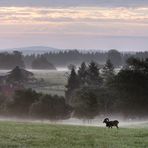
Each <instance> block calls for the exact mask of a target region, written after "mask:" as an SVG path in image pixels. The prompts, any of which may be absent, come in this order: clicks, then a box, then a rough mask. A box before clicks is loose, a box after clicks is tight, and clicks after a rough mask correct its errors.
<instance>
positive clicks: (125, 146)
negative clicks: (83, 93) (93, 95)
mask: <svg viewBox="0 0 148 148" xmlns="http://www.w3.org/2000/svg"><path fill="white" fill-rule="evenodd" d="M0 147H1V148H147V147H148V126H145V127H143V128H120V129H119V130H117V129H115V128H114V129H107V128H101V127H88V126H70V125H54V124H42V123H24V122H8V121H7V122H0Z"/></svg>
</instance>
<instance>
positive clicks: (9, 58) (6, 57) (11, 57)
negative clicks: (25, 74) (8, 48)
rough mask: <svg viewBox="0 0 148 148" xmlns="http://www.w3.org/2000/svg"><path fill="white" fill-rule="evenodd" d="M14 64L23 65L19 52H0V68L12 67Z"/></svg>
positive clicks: (22, 66)
mask: <svg viewBox="0 0 148 148" xmlns="http://www.w3.org/2000/svg"><path fill="white" fill-rule="evenodd" d="M16 66H19V67H21V68H24V67H25V63H24V61H23V56H22V53H21V52H19V51H14V52H13V53H11V54H10V53H7V52H4V53H0V69H13V68H14V67H16Z"/></svg>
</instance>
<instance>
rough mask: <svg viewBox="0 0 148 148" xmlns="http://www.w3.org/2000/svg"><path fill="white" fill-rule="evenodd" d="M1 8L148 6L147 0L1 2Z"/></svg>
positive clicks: (29, 0) (18, 0) (7, 0)
mask: <svg viewBox="0 0 148 148" xmlns="http://www.w3.org/2000/svg"><path fill="white" fill-rule="evenodd" d="M0 6H29V7H31V6H39V7H41V6H43V7H67V6H70V7H71V6H105V7H106V6H108V7H110V6H111V7H118V6H122V7H137V6H138V7H139V6H148V1H147V0H0Z"/></svg>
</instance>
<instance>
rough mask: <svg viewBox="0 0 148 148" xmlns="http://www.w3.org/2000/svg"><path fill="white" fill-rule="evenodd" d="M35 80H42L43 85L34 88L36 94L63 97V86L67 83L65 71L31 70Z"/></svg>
mask: <svg viewBox="0 0 148 148" xmlns="http://www.w3.org/2000/svg"><path fill="white" fill-rule="evenodd" d="M31 72H33V73H34V75H35V78H37V79H38V80H40V79H44V81H45V83H46V84H45V85H43V86H40V87H39V86H38V87H36V88H35V90H36V91H37V92H42V93H45V94H52V95H59V96H64V95H65V85H66V83H67V77H66V73H67V71H56V70H32V71H31Z"/></svg>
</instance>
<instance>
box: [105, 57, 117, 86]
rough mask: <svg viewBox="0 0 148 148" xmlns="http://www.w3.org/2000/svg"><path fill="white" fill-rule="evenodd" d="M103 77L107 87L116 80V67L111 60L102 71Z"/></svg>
mask: <svg viewBox="0 0 148 148" xmlns="http://www.w3.org/2000/svg"><path fill="white" fill-rule="evenodd" d="M102 76H103V80H104V85H105V86H108V85H109V84H110V83H111V82H112V80H113V79H114V76H115V71H114V66H113V64H112V63H111V61H110V59H108V60H107V61H106V64H105V65H104V67H103V69H102Z"/></svg>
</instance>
